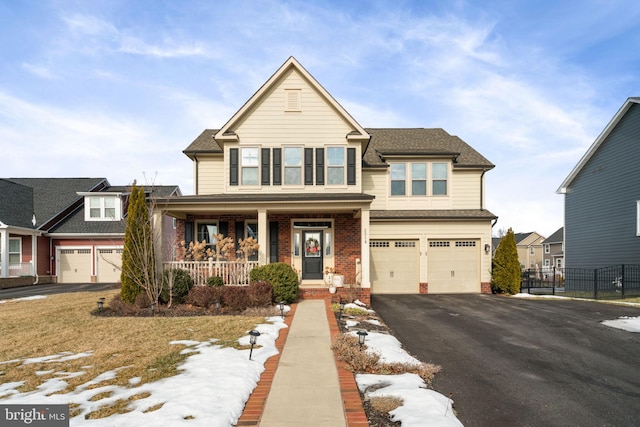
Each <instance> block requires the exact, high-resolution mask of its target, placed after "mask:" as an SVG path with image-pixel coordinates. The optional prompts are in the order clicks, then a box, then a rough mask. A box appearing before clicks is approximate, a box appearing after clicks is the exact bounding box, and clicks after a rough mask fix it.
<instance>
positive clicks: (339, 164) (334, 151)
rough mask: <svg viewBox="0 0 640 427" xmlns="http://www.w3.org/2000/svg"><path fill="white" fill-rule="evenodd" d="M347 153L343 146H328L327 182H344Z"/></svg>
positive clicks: (334, 183) (337, 183)
mask: <svg viewBox="0 0 640 427" xmlns="http://www.w3.org/2000/svg"><path fill="white" fill-rule="evenodd" d="M344 172H345V154H344V148H343V147H328V148H327V184H329V185H342V184H344Z"/></svg>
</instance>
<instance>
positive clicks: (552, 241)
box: [542, 227, 564, 269]
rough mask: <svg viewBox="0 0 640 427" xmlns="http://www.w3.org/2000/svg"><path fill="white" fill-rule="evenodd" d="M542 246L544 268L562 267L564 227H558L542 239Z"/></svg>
mask: <svg viewBox="0 0 640 427" xmlns="http://www.w3.org/2000/svg"><path fill="white" fill-rule="evenodd" d="M542 247H543V249H544V255H543V263H544V268H545V269H551V268H553V267H555V268H556V269H562V268H564V227H560V228H559V229H557V230H556V231H555V232H554V233H553V234H552V235H551V236H549V237H547V238H546V239H544V241H543V242H542Z"/></svg>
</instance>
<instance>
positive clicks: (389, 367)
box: [331, 334, 442, 386]
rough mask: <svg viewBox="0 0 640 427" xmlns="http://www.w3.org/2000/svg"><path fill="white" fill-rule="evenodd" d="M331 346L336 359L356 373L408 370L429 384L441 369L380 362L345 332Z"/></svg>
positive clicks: (391, 373)
mask: <svg viewBox="0 0 640 427" xmlns="http://www.w3.org/2000/svg"><path fill="white" fill-rule="evenodd" d="M331 348H332V349H333V350H334V351H335V353H336V356H337V358H338V360H341V361H343V362H345V363H346V364H347V366H348V367H349V369H351V370H352V371H353V372H357V373H368V374H380V375H397V374H403V373H407V372H408V373H413V374H417V375H419V376H420V377H421V378H422V379H423V380H424V381H425V382H426V383H427V385H429V386H430V385H431V381H432V380H433V377H434V376H435V375H436V374H437V373H438V372H440V370H441V369H442V368H441V367H440V366H438V365H433V364H431V363H421V364H419V365H411V364H405V363H383V362H380V356H378V355H377V354H369V353H367V352H366V351H364V350H365V349H366V348H367V346H366V345H364V347H363V349H362V350H360V345H359V344H358V339H357V338H356V337H354V336H351V335H347V334H339V335H337V336H336V337H335V338H334V340H333V344H332V346H331Z"/></svg>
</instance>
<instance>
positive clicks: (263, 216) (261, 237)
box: [258, 209, 269, 265]
mask: <svg viewBox="0 0 640 427" xmlns="http://www.w3.org/2000/svg"><path fill="white" fill-rule="evenodd" d="M258 243H259V244H260V248H258V264H259V265H266V264H267V259H269V258H267V250H268V249H269V224H268V223H267V210H266V209H259V210H258Z"/></svg>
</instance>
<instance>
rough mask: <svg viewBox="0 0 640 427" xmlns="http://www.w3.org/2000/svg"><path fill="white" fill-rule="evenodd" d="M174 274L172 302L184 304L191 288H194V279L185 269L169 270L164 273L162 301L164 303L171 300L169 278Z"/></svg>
mask: <svg viewBox="0 0 640 427" xmlns="http://www.w3.org/2000/svg"><path fill="white" fill-rule="evenodd" d="M170 274H172V275H173V289H172V292H171V295H172V302H173V303H175V304H182V303H183V302H184V301H185V299H186V298H187V295H188V294H189V290H190V289H191V288H193V279H192V278H191V276H190V275H189V273H188V272H187V271H185V270H180V269H177V270H167V271H165V272H164V275H163V286H162V292H161V293H160V301H161V302H163V303H165V304H166V303H168V302H169V286H168V283H169V279H170V278H171V277H170V276H169V275H170Z"/></svg>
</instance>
